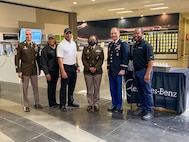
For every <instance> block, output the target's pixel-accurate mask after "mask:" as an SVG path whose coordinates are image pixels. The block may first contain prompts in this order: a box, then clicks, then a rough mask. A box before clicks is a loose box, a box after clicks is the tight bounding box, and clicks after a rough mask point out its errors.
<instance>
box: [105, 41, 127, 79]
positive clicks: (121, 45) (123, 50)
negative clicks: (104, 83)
mask: <svg viewBox="0 0 189 142" xmlns="http://www.w3.org/2000/svg"><path fill="white" fill-rule="evenodd" d="M129 58H130V47H129V45H128V44H127V43H126V42H123V41H121V40H120V39H119V40H118V41H117V43H114V42H111V43H110V44H109V45H108V59H107V69H108V70H109V75H111V76H117V75H118V73H119V71H120V70H127V67H128V62H129Z"/></svg>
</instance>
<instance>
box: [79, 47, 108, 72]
mask: <svg viewBox="0 0 189 142" xmlns="http://www.w3.org/2000/svg"><path fill="white" fill-rule="evenodd" d="M103 61H104V52H103V49H102V47H100V46H96V47H95V48H93V47H91V46H88V47H84V49H83V53H82V62H83V66H84V74H90V75H95V74H102V64H103ZM90 67H95V68H96V72H95V73H92V72H91V71H90V70H89V68H90Z"/></svg>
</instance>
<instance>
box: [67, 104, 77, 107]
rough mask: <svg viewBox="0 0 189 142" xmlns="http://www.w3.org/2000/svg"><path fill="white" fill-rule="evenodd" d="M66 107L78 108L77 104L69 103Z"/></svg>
mask: <svg viewBox="0 0 189 142" xmlns="http://www.w3.org/2000/svg"><path fill="white" fill-rule="evenodd" d="M68 106H69V107H79V105H78V104H75V103H69V104H68Z"/></svg>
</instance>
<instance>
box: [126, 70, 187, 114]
mask: <svg viewBox="0 0 189 142" xmlns="http://www.w3.org/2000/svg"><path fill="white" fill-rule="evenodd" d="M129 76H130V75H129V74H128V79H127V82H126V92H127V102H128V103H137V102H138V98H137V89H136V87H135V83H134V81H133V82H132V83H131V80H132V77H131V76H130V77H129ZM129 80H130V81H129ZM131 84H132V85H131ZM131 86H132V87H131ZM128 88H132V89H128ZM152 93H153V97H154V106H155V107H163V108H166V109H170V110H174V111H176V112H177V113H179V114H180V113H183V112H184V111H185V110H186V109H187V108H189V69H171V70H170V72H154V74H153V79H152Z"/></svg>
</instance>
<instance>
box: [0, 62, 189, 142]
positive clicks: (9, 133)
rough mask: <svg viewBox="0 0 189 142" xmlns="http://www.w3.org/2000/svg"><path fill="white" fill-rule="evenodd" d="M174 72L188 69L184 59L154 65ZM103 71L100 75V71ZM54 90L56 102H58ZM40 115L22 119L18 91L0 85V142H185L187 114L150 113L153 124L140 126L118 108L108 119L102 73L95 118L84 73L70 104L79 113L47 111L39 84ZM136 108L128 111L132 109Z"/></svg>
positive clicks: (41, 80) (9, 85)
mask: <svg viewBox="0 0 189 142" xmlns="http://www.w3.org/2000/svg"><path fill="white" fill-rule="evenodd" d="M156 62H167V63H169V64H171V65H172V66H173V67H174V68H178V67H182V68H187V67H188V63H187V59H186V58H183V59H179V60H178V61H177V60H169V61H165V60H158V61H156ZM104 70H105V69H104ZM59 87H60V85H58V88H57V100H58V96H59ZM39 90H40V100H41V104H42V105H43V106H44V109H42V110H35V109H33V105H32V102H33V98H32V91H31V88H29V92H30V102H31V111H30V112H29V113H25V112H24V111H23V107H22V92H21V85H20V84H14V83H6V82H0V142H70V141H71V142H147V141H148V142H188V141H189V111H185V112H184V113H183V114H182V115H177V114H175V113H171V112H169V111H165V110H164V111H160V110H159V109H156V110H155V117H154V119H153V120H152V121H143V120H141V119H140V118H139V117H137V116H133V115H132V110H131V109H130V104H127V103H126V102H125V101H124V102H123V106H124V108H123V109H124V111H123V113H122V114H120V113H109V112H107V108H108V107H109V106H110V105H111V100H110V95H109V86H108V78H107V74H106V71H105V72H104V74H103V79H102V84H101V100H100V112H98V113H94V112H87V111H86V107H87V100H86V96H85V82H84V78H83V73H79V74H78V80H77V85H76V89H75V102H77V103H79V104H80V108H78V109H73V108H68V111H67V112H60V110H58V109H57V108H49V107H48V103H47V95H46V81H45V78H44V77H40V78H39ZM135 108H136V106H135V105H133V109H135Z"/></svg>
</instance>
